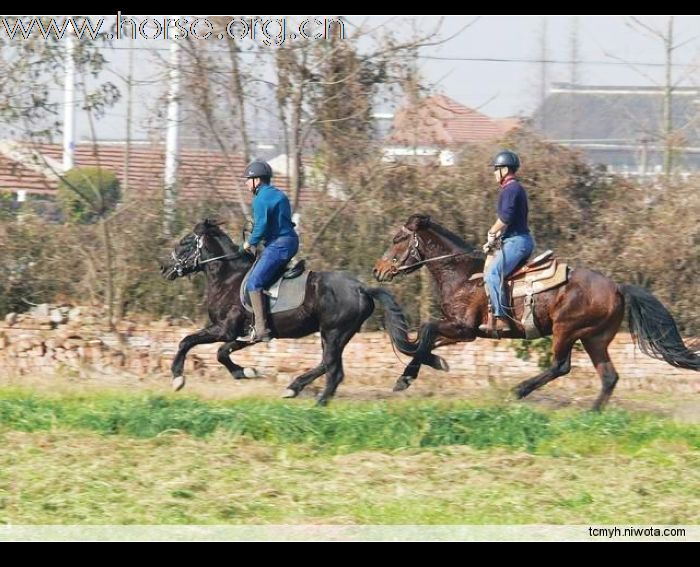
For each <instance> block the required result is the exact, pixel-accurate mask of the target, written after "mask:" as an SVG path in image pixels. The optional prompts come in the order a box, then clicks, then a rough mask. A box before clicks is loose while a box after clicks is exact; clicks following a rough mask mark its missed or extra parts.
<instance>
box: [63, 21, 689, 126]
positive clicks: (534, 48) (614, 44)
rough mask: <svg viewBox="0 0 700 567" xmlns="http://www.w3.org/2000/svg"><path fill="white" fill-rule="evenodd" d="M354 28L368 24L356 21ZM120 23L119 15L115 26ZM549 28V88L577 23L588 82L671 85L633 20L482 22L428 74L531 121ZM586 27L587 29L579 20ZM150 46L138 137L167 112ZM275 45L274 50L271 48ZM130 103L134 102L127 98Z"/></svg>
mask: <svg viewBox="0 0 700 567" xmlns="http://www.w3.org/2000/svg"><path fill="white" fill-rule="evenodd" d="M350 18H351V21H352V22H360V21H362V20H364V17H361V16H351V17H350ZM372 18H375V19H374V20H371V22H372V23H382V22H387V25H398V22H399V20H403V21H404V22H405V20H407V19H409V20H413V22H412V23H414V24H415V25H417V26H418V27H419V28H422V29H429V28H432V27H433V26H434V25H435V23H436V22H437V21H438V20H439V18H438V17H437V16H417V17H414V18H411V17H410V16H401V17H398V16H396V17H388V16H382V17H372ZM475 18H476V17H475V16H444V20H443V24H442V36H443V37H449V36H451V35H452V34H455V33H456V32H458V31H459V30H460V29H462V28H463V27H464V26H465V25H466V24H468V23H469V22H472V21H474V20H475ZM113 19H114V17H112V20H113ZM639 19H640V20H641V21H642V22H643V23H644V24H646V25H648V26H649V27H651V28H654V29H656V30H659V32H661V33H664V34H665V33H666V26H667V22H668V17H666V16H657V17H641V18H639ZM543 22H546V38H547V49H546V54H547V59H548V60H550V61H552V63H549V64H548V65H547V67H546V74H547V79H548V84H551V82H553V81H569V80H570V79H571V76H572V65H571V63H570V61H571V58H572V39H571V38H572V30H573V29H574V27H575V26H577V37H578V57H577V60H578V61H580V62H579V64H578V65H577V66H576V73H577V76H578V83H581V84H598V85H648V84H651V83H652V81H656V82H657V83H658V84H662V83H663V73H664V65H663V64H664V56H665V52H664V48H663V43H662V41H661V39H660V38H658V37H655V36H654V35H653V34H652V33H651V32H649V31H647V30H644V29H643V28H641V27H639V26H634V25H633V24H632V23H631V20H630V18H629V17H627V16H600V17H595V16H579V17H573V16H560V17H555V16H546V17H543V16H481V17H479V18H478V19H476V21H475V22H474V23H473V24H472V25H471V26H469V27H468V28H467V29H465V30H464V31H462V32H461V33H459V34H458V35H457V36H456V37H454V38H452V39H451V40H449V41H448V42H446V43H444V44H442V45H438V46H433V47H428V48H424V49H422V50H421V52H420V56H421V58H420V69H421V72H422V74H423V77H424V78H425V79H426V80H427V81H428V82H430V83H431V84H432V85H433V87H434V89H435V90H436V91H438V92H442V93H444V94H446V95H448V96H450V97H452V98H454V99H455V100H457V101H458V102H460V103H462V104H465V105H467V106H469V107H472V108H478V109H479V110H481V111H482V112H484V113H485V114H488V115H490V116H494V117H504V116H517V115H521V116H522V115H528V114H530V113H532V111H533V110H534V109H535V108H536V106H537V104H538V102H539V100H540V81H541V74H542V65H541V64H540V63H538V61H539V60H540V59H541V56H542V36H543V29H544V24H543ZM576 22H577V23H576ZM699 34H700V17H697V16H676V17H675V20H674V44H676V45H679V47H678V48H677V49H676V50H675V51H674V63H675V67H674V80H679V81H680V84H682V85H692V86H698V85H699V84H700V37H698V35H699ZM128 45H132V44H131V42H124V41H122V42H120V43H118V44H117V47H118V49H117V50H110V51H109V52H107V53H106V56H107V58H108V59H109V60H110V67H111V68H112V69H113V70H114V71H116V74H115V73H113V72H111V71H110V72H108V73H107V74H106V75H105V78H107V77H109V79H110V80H112V81H114V82H115V84H117V86H119V87H120V89H122V90H124V84H123V82H122V81H121V79H119V77H118V75H119V74H121V75H126V70H127V63H126V62H127V53H128V50H127V49H126V47H127V46H128ZM140 45H141V46H142V47H147V48H149V49H152V48H153V47H154V46H155V47H157V48H158V49H159V51H156V52H155V55H153V54H152V53H146V52H145V51H137V52H136V65H135V76H136V78H137V79H138V80H139V81H141V82H140V83H139V84H137V86H136V87H135V96H134V100H135V101H136V106H135V110H134V112H135V115H136V125H135V135H136V136H138V137H143V136H144V134H145V132H146V125H147V124H148V123H149V121H153V120H154V118H155V117H156V116H157V113H158V111H159V110H161V111H162V110H164V109H163V108H162V104H161V103H159V99H158V96H159V95H161V94H162V92H163V90H164V85H165V81H164V78H163V75H164V74H163V70H164V65H163V64H162V63H158V62H157V61H156V59H157V58H158V57H161V58H166V57H167V42H164V41H162V40H160V41H157V40H150V41H146V42H141V43H140ZM270 49H274V48H270ZM124 98H125V97H124ZM125 116H126V106H125V104H124V101H122V102H121V103H120V104H118V105H116V106H115V107H113V108H111V109H110V110H109V112H108V114H107V116H106V117H105V118H104V119H103V120H101V121H100V124H99V126H98V129H99V136H100V137H101V138H103V139H123V138H124V134H125ZM86 122H87V121H86V120H84V119H81V117H80V116H79V117H78V126H77V134H78V138H79V139H80V138H82V137H84V136H87V135H88V130H87V124H86Z"/></svg>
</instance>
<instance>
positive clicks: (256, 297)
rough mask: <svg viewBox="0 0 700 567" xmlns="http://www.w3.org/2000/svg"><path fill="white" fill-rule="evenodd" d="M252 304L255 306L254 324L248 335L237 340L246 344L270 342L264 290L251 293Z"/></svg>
mask: <svg viewBox="0 0 700 567" xmlns="http://www.w3.org/2000/svg"><path fill="white" fill-rule="evenodd" d="M248 293H249V294H250V303H251V305H252V306H253V315H254V323H253V325H252V326H251V328H250V332H249V333H248V334H247V335H244V336H242V337H238V338H237V339H236V340H237V341H241V342H244V343H259V342H261V341H262V342H269V341H270V340H271V339H272V337H271V336H270V329H269V327H268V325H267V311H266V305H265V303H266V299H265V296H264V295H263V290H261V289H260V290H255V291H249V292H248Z"/></svg>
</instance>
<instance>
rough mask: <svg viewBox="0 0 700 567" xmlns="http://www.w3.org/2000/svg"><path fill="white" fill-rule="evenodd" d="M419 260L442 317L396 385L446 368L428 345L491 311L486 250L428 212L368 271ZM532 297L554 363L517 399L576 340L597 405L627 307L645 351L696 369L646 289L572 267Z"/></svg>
mask: <svg viewBox="0 0 700 567" xmlns="http://www.w3.org/2000/svg"><path fill="white" fill-rule="evenodd" d="M443 257H444V258H443ZM422 266H425V267H427V269H428V270H430V273H431V275H432V276H433V278H434V280H435V282H436V284H437V288H438V290H439V291H438V293H439V295H440V307H441V310H442V314H443V315H444V318H443V319H440V320H439V321H435V322H429V323H425V324H423V325H422V326H421V328H420V330H419V339H420V340H419V342H420V344H421V345H423V346H422V347H421V350H419V352H417V353H416V354H415V355H413V359H412V360H411V362H410V363H409V364H408V366H407V367H406V369H405V370H404V372H403V375H402V376H401V377H400V378H399V379H398V380H397V382H396V385H395V386H394V390H403V389H406V388H408V387H409V386H410V384H411V382H413V380H415V379H416V377H417V376H418V371H419V370H420V366H421V364H429V365H430V366H433V367H434V368H438V369H443V370H446V369H447V365H446V364H445V363H444V361H442V359H441V358H440V357H436V356H435V355H433V354H432V352H430V351H431V348H434V347H438V346H442V345H445V344H451V343H455V342H462V341H473V340H475V339H476V338H477V337H487V335H486V334H485V333H482V332H481V331H479V329H478V327H479V325H480V324H481V323H484V322H485V321H486V320H487V317H488V300H487V295H486V292H485V289H484V284H483V279H482V278H477V279H470V278H471V276H472V275H473V274H476V273H480V272H483V269H484V256H483V254H482V253H481V252H480V251H477V250H476V249H475V248H474V247H473V246H471V245H470V244H468V243H467V242H465V241H464V240H462V239H461V238H460V237H459V236H457V235H456V234H454V233H452V232H450V231H449V230H447V229H446V228H444V227H442V226H440V225H439V224H438V223H436V222H435V221H433V220H431V218H430V217H428V216H426V215H420V214H415V215H412V216H411V217H409V219H408V221H407V222H406V224H405V225H404V226H403V227H401V229H400V230H399V231H398V232H397V233H396V235H395V236H394V238H393V242H392V244H391V246H390V247H389V249H388V250H387V251H386V253H385V254H384V256H383V257H382V258H381V259H379V260H378V261H377V262H376V264H375V266H374V270H373V273H374V276H375V277H376V278H377V280H379V281H381V282H387V281H391V280H392V279H393V278H394V277H395V276H396V275H398V274H402V273H403V274H408V273H411V272H414V271H416V270H418V269H420V268H421V267H422ZM535 297H536V303H535V311H534V318H535V321H536V322H537V325H538V327H539V329H540V331H541V334H542V335H543V336H549V335H551V336H552V355H553V357H552V361H553V362H552V365H551V366H550V367H549V368H548V369H547V370H545V371H544V372H542V373H541V374H538V375H537V376H535V377H533V378H530V379H528V380H525V381H523V382H521V383H520V384H518V385H517V386H516V387H515V388H514V393H515V395H516V396H517V397H518V398H524V397H525V396H527V395H528V394H530V393H531V392H532V391H534V390H536V389H538V388H540V387H542V386H544V385H545V384H547V383H548V382H550V381H552V380H554V379H555V378H557V377H559V376H564V375H565V374H567V373H568V372H569V371H570V369H571V350H572V348H573V346H574V343H575V342H576V341H578V340H580V341H581V343H582V344H583V347H584V349H585V350H586V352H587V353H588V355H589V356H590V358H591V361H592V362H593V365H594V366H595V369H596V371H597V373H598V375H599V376H600V379H601V381H602V390H601V393H600V395H599V396H598V398H597V399H596V401H595V403H594V405H593V409H595V410H600V409H602V408H603V407H604V406H605V404H606V403H607V401H608V400H609V398H610V396H611V394H612V392H613V390H614V389H615V384H616V383H617V381H618V374H617V371H616V370H615V367H614V366H613V363H612V362H611V360H610V356H609V355H608V345H609V344H610V342H611V341H612V339H613V337H614V336H615V334H616V333H617V332H618V330H619V329H620V324H621V323H622V320H623V318H624V315H625V310H627V312H628V314H629V325H630V331H631V333H632V337H633V338H634V340H635V342H636V344H637V345H638V346H639V348H640V349H641V350H642V352H644V353H645V354H647V355H649V356H652V357H654V358H658V359H661V360H665V361H666V362H667V363H669V364H671V365H673V366H677V367H680V368H687V369H691V370H700V356H699V355H698V352H697V351H696V350H691V348H688V347H687V346H686V345H685V344H684V343H683V339H682V338H681V336H680V333H679V332H678V329H677V327H676V324H675V321H674V319H673V317H672V315H671V314H670V313H669V312H668V310H667V309H666V308H665V307H664V306H663V305H662V304H661V302H660V301H659V300H658V299H656V298H655V297H654V296H653V295H652V294H651V293H649V292H648V291H646V290H645V289H643V288H640V287H636V286H631V285H618V284H616V283H615V282H613V281H612V280H611V279H609V278H607V277H606V276H604V275H603V274H601V273H599V272H595V271H592V270H588V269H583V268H576V269H573V270H571V272H570V277H569V279H568V281H567V282H566V283H564V284H562V285H561V286H559V287H557V288H554V289H551V290H549V291H544V292H542V293H539V294H537V295H536V296H535ZM523 303H524V299H523V298H516V299H515V301H514V302H513V306H512V308H513V314H514V319H515V320H516V323H515V325H516V328H515V329H514V330H513V331H512V332H511V333H510V334H509V337H512V338H525V331H524V328H523V327H522V325H521V324H520V319H521V318H522V314H523V309H524V305H523ZM426 345H428V346H426Z"/></svg>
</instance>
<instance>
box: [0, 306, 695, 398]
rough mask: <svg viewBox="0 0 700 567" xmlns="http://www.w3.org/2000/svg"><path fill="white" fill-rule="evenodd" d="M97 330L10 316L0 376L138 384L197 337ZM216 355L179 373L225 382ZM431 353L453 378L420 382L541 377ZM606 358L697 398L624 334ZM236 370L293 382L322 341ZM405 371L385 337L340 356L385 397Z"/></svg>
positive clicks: (468, 354) (200, 350)
mask: <svg viewBox="0 0 700 567" xmlns="http://www.w3.org/2000/svg"><path fill="white" fill-rule="evenodd" d="M102 321H103V319H102V318H101V316H100V314H99V313H98V312H96V311H94V310H91V309H89V308H82V307H78V308H75V307H74V308H68V307H50V308H49V307H48V306H38V307H37V308H35V309H34V310H33V313H30V314H22V315H15V314H10V315H8V316H7V317H6V318H5V321H4V322H2V323H0V374H8V375H20V376H21V375H27V374H32V375H39V374H46V375H51V374H52V373H56V372H65V371H71V372H78V373H79V372H82V371H85V372H87V371H93V370H97V371H105V372H122V373H126V374H133V375H134V376H137V377H138V376H145V375H163V376H167V375H168V371H169V367H170V363H171V362H172V358H173V356H174V354H175V352H176V350H177V344H178V343H179V341H180V340H181V339H182V338H183V337H184V336H186V335H187V334H189V333H192V332H194V331H196V330H198V328H197V327H195V326H193V325H191V324H189V325H187V324H183V323H182V322H174V321H167V320H163V321H158V322H149V321H123V322H122V323H120V324H119V325H118V326H117V329H116V330H115V331H111V332H110V331H108V330H106V329H104V328H103V327H102V325H101V322H102ZM218 346H219V345H201V346H197V347H195V348H194V349H193V350H192V351H190V354H189V356H188V359H187V364H186V367H185V373H186V374H189V375H192V374H197V375H217V376H225V375H226V370H225V369H224V368H223V367H222V366H220V365H219V364H218V362H217V361H216V350H217V348H218ZM437 352H438V353H439V354H440V355H441V356H443V357H444V358H445V359H446V360H447V362H448V363H449V365H450V372H448V373H442V372H437V371H435V370H432V369H429V368H425V369H424V370H423V371H421V377H422V378H424V379H425V380H435V381H436V382H435V383H436V384H437V383H439V384H440V385H442V384H444V385H449V386H456V387H459V386H465V385H469V386H487V385H488V384H489V383H500V382H502V383H504V384H508V383H512V382H515V381H517V380H521V379H524V378H527V377H529V376H534V375H535V374H537V373H538V372H540V371H541V369H540V368H539V367H538V366H537V356H536V355H533V357H532V360H529V361H525V360H520V359H518V358H517V357H516V354H515V351H514V349H513V347H512V345H511V344H510V341H491V340H483V339H482V340H477V341H475V342H472V343H463V344H460V345H453V346H449V347H444V348H441V349H439V350H438V351H437ZM610 356H611V359H612V361H613V363H614V364H615V366H616V368H617V370H618V372H619V374H620V377H621V381H624V383H625V384H626V387H627V388H636V387H639V388H650V389H652V390H667V389H668V390H673V391H680V392H688V393H698V392H700V376H699V375H698V373H697V372H693V371H689V370H681V369H678V368H674V367H672V366H670V365H668V364H666V363H665V362H662V361H658V360H655V359H652V358H649V357H648V356H646V355H644V354H643V353H641V352H640V351H639V350H638V349H637V348H636V347H635V346H634V344H633V343H632V340H631V338H630V336H629V334H628V333H627V332H620V333H619V334H618V336H617V337H616V339H615V341H613V343H612V344H611V347H610ZM399 359H400V360H399ZM234 360H235V361H236V362H237V363H238V364H240V365H241V366H247V367H255V368H256V369H257V370H258V371H259V372H261V373H262V374H264V375H267V376H272V377H277V376H279V377H280V378H286V377H289V378H291V377H293V376H295V375H298V374H301V373H302V372H304V371H306V370H308V369H309V368H311V367H314V366H316V365H317V364H318V363H319V362H320V360H321V340H320V337H319V336H318V335H312V336H309V337H306V338H302V339H296V340H275V341H272V342H270V343H263V344H257V345H253V346H252V347H249V348H247V349H245V350H243V351H240V352H237V353H234ZM407 362H408V358H407V357H405V356H403V355H398V356H397V355H396V354H395V353H394V351H393V349H392V346H391V343H390V341H389V337H388V335H387V334H386V333H381V332H371V333H361V334H358V335H356V336H355V338H353V340H352V341H351V342H350V344H349V345H348V346H347V348H346V350H345V355H344V367H345V374H346V380H348V381H349V382H353V383H360V384H373V385H377V386H386V387H390V386H391V385H392V384H393V382H394V380H395V379H396V377H398V376H399V375H400V374H401V372H402V370H403V368H404V366H405V364H406V363H407ZM572 366H573V369H572V373H571V374H570V375H569V376H568V377H567V378H566V379H565V380H558V381H557V383H558V384H560V385H562V386H563V387H566V384H567V383H570V384H571V385H578V386H580V385H583V384H585V385H589V384H590V385H594V386H595V387H596V388H598V387H599V383H600V382H599V379H598V377H597V375H596V373H595V370H594V368H593V366H592V364H591V362H590V360H589V358H588V355H587V354H586V353H585V352H584V351H583V349H580V348H579V349H577V350H575V351H574V354H573V359H572ZM438 381H439V382H438Z"/></svg>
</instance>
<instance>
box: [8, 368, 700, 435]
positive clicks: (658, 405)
mask: <svg viewBox="0 0 700 567" xmlns="http://www.w3.org/2000/svg"><path fill="white" fill-rule="evenodd" d="M355 378H356V380H354V381H353V377H346V381H344V382H343V383H342V384H341V385H340V387H339V388H338V391H337V393H336V397H335V401H336V403H343V402H344V401H348V400H356V401H376V400H386V401H391V400H406V399H445V400H455V399H462V400H465V401H466V400H471V401H474V402H475V403H478V404H488V405H491V404H502V403H511V404H528V405H530V406H532V407H534V408H540V409H542V410H556V409H561V408H567V407H571V408H580V409H588V408H590V407H591V405H592V404H593V401H594V400H595V398H596V397H597V395H598V393H599V390H598V387H597V386H595V387H594V386H593V385H592V383H591V382H587V383H586V384H580V383H578V381H576V380H572V379H569V381H568V382H567V378H566V377H563V378H560V379H559V380H557V381H555V382H552V383H550V384H548V385H546V386H544V387H543V388H542V389H540V390H538V391H536V392H533V393H532V394H530V396H528V398H526V399H525V400H521V401H516V400H514V399H513V398H512V396H511V394H510V388H511V387H512V386H514V385H515V384H516V383H517V381H513V383H512V384H511V383H502V384H489V385H487V386H483V385H481V386H479V387H474V386H470V385H469V379H468V378H465V379H464V380H462V382H463V384H464V385H461V384H460V385H459V386H456V385H454V381H453V380H452V381H449V380H448V381H442V383H441V381H440V379H439V378H434V377H424V378H420V377H419V378H418V380H416V382H415V383H414V384H413V385H412V386H411V387H410V388H409V389H408V390H405V391H403V392H392V390H391V387H392V386H393V384H394V381H395V379H396V377H395V376H389V375H387V376H386V377H376V376H374V377H372V380H371V381H372V383H373V384H372V385H368V384H367V383H366V382H367V381H368V380H366V379H365V380H362V379H360V378H359V377H355ZM523 378H526V377H523ZM292 379H293V376H292V375H290V374H280V375H278V376H277V377H260V378H254V379H244V380H233V379H231V378H228V377H227V376H225V375H224V374H223V373H222V375H210V376H196V375H194V376H190V377H188V378H187V384H186V386H185V388H184V389H183V390H181V394H182V395H194V396H197V397H200V398H203V399H219V400H221V399H236V398H243V397H253V396H254V397H260V398H270V399H277V398H279V397H280V396H281V395H282V393H283V392H284V390H285V388H286V386H287V385H288V384H289V382H290V381H291V380H292ZM362 382H365V383H364V384H363V383H362ZM449 382H451V383H449ZM376 384H385V386H378V385H376ZM324 385H325V378H323V377H322V378H319V379H318V380H316V381H315V382H314V383H312V384H311V385H309V386H308V387H307V388H306V389H305V390H304V391H303V392H302V394H301V395H300V396H299V397H298V398H297V399H296V400H294V399H292V400H289V403H290V404H293V403H298V400H310V399H313V398H314V397H315V396H316V395H317V394H319V393H320V391H321V390H322V388H323V386H324ZM4 387H20V388H26V389H30V390H34V391H37V392H39V393H57V394H62V393H80V392H90V391H93V392H94V391H113V392H130V393H137V392H142V393H156V394H169V393H171V388H170V379H169V377H168V376H167V375H165V374H163V375H154V376H149V377H145V378H143V377H137V376H134V375H129V374H127V373H120V374H114V373H111V374H106V373H98V372H90V371H83V372H80V374H79V375H77V374H76V375H49V376H37V375H30V376H0V388H4ZM175 395H178V394H175ZM608 407H610V408H621V409H627V410H634V411H649V412H653V413H657V414H661V415H665V416H668V417H672V418H674V419H676V420H678V421H681V422H684V423H700V395H699V394H698V393H688V392H674V391H673V390H672V389H665V390H664V391H654V390H648V391H647V390H644V389H642V388H638V387H634V388H632V387H627V386H626V384H625V381H624V379H621V380H620V382H619V383H618V385H617V389H616V390H615V393H614V394H613V396H612V398H611V400H610V403H609V406H608Z"/></svg>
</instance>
